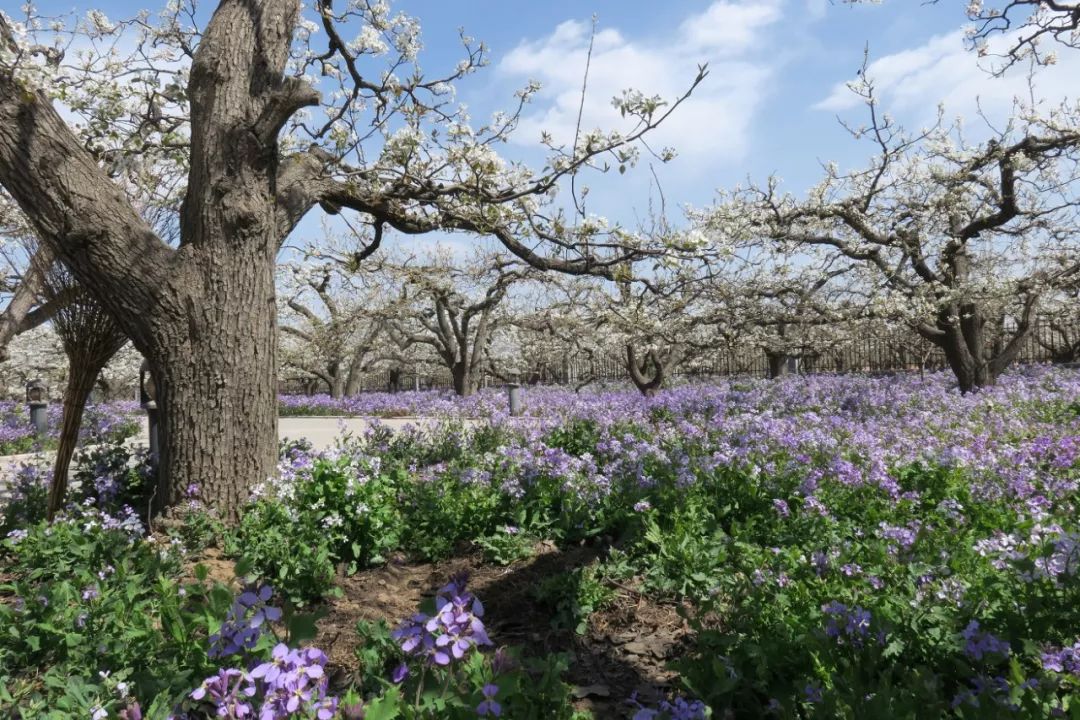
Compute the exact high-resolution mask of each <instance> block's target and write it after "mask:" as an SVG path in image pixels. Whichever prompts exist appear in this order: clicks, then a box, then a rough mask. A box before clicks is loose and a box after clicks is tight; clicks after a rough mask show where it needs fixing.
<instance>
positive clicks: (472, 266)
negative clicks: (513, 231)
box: [393, 252, 536, 397]
mask: <svg viewBox="0 0 1080 720" xmlns="http://www.w3.org/2000/svg"><path fill="white" fill-rule="evenodd" d="M393 272H394V273H395V274H396V275H397V276H398V277H399V278H400V282H401V284H402V288H403V290H402V294H403V298H402V310H401V311H399V313H398V314H399V315H400V316H401V317H402V321H400V322H399V323H397V324H396V325H394V329H393V333H394V335H395V336H396V337H397V338H398V342H399V344H402V345H408V344H423V345H429V346H431V347H432V348H434V350H435V353H436V354H437V355H438V357H439V358H440V359H441V360H442V362H443V364H444V366H445V367H446V369H447V370H449V371H450V376H451V378H452V380H453V385H454V392H456V393H457V394H458V395H461V396H462V397H468V396H469V395H472V394H473V393H474V392H476V390H477V388H478V383H479V382H480V379H481V377H482V376H483V373H484V371H485V370H486V369H488V368H489V367H490V358H489V349H490V346H491V343H492V341H493V340H494V338H495V333H496V332H498V331H499V329H500V328H501V327H504V326H507V325H508V324H509V322H508V320H509V318H508V315H507V313H506V312H505V305H504V302H505V300H506V299H507V294H508V292H509V291H510V289H511V287H512V286H514V285H515V284H520V283H522V282H524V281H528V280H531V279H534V278H536V273H535V272H534V271H533V270H532V269H531V267H530V266H528V265H523V264H522V263H521V262H519V261H517V260H514V259H511V258H508V257H507V256H506V255H504V254H502V253H485V252H480V253H477V255H476V256H475V257H473V258H472V259H470V260H467V261H462V260H460V259H457V258H454V257H453V256H451V255H449V254H448V253H446V252H437V253H434V254H432V256H431V257H430V258H429V259H428V260H426V261H422V262H412V261H406V262H404V263H401V264H400V265H398V266H397V267H396V268H394V270H393Z"/></svg>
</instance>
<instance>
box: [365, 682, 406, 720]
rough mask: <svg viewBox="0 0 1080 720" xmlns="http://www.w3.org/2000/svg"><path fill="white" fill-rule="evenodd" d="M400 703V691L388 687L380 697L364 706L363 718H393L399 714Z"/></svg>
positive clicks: (368, 719)
mask: <svg viewBox="0 0 1080 720" xmlns="http://www.w3.org/2000/svg"><path fill="white" fill-rule="evenodd" d="M400 704H401V691H400V690H399V689H398V688H396V687H393V688H390V689H389V690H387V691H386V693H385V694H384V695H383V696H382V697H380V698H376V699H374V700H372V701H371V702H370V703H368V704H367V705H365V706H364V720H393V718H396V717H398V716H399V715H400V714H401V712H400V710H399V705H400Z"/></svg>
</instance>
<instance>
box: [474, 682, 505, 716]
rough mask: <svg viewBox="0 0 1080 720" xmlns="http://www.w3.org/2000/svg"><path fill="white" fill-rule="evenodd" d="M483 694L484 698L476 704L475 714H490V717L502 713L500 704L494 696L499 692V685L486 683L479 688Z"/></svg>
mask: <svg viewBox="0 0 1080 720" xmlns="http://www.w3.org/2000/svg"><path fill="white" fill-rule="evenodd" d="M481 693H483V695H484V700H483V702H481V703H480V704H479V705H477V706H476V714H477V715H479V716H481V717H484V716H486V715H491V716H492V717H499V716H500V715H502V705H500V704H499V703H498V702H496V700H495V696H496V695H497V694H498V693H499V686H498V685H492V684H491V683H488V684H487V685H485V686H484V689H483V690H481Z"/></svg>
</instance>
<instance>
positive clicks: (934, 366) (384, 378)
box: [281, 318, 1080, 393]
mask: <svg viewBox="0 0 1080 720" xmlns="http://www.w3.org/2000/svg"><path fill="white" fill-rule="evenodd" d="M1005 329H1006V330H1007V331H1010V332H1011V331H1013V330H1014V328H1012V327H1006V328H1005ZM999 337H1000V335H999ZM991 342H994V339H993V338H992V339H991ZM996 349H1000V347H998V348H996ZM785 359H786V362H785V363H784V366H785V367H784V369H785V370H786V371H788V372H799V373H849V372H850V373H855V372H858V373H870V374H879V373H892V372H912V371H934V370H943V369H945V368H947V367H948V365H947V363H946V360H945V355H944V353H943V352H942V351H941V350H940V349H939V348H937V347H936V346H935V345H933V344H932V343H930V342H929V341H928V340H926V339H924V338H923V337H922V336H920V335H918V334H917V333H915V332H914V331H912V332H903V331H893V332H880V331H879V332H867V333H864V334H863V336H862V337H860V338H859V339H857V340H851V341H848V342H844V343H842V344H839V345H836V346H834V347H831V348H826V349H815V350H813V351H811V350H803V351H798V352H794V353H791V354H790V355H789V356H787V357H786V358H785ZM774 360H775V358H774ZM1078 360H1080V322H1078V321H1076V320H1068V321H1062V320H1058V319H1056V318H1040V319H1039V320H1038V321H1036V322H1035V323H1034V325H1033V327H1032V329H1031V331H1030V333H1029V334H1028V335H1027V337H1026V338H1025V339H1024V341H1023V345H1022V346H1021V349H1020V352H1019V353H1018V355H1017V358H1016V361H1015V362H1016V363H1017V364H1027V363H1044V362H1057V363H1066V362H1076V361H1078ZM769 361H770V358H769V355H768V354H767V353H766V352H765V351H764V350H763V349H762V348H760V347H755V346H731V347H727V348H721V349H717V350H716V351H715V352H713V353H711V354H710V355H708V356H702V357H698V358H696V359H695V360H693V361H689V362H687V363H684V364H683V365H681V366H679V367H678V368H676V369H674V371H672V372H671V373H670V374H669V376H670V377H671V378H673V379H675V378H681V379H694V378H710V377H730V376H750V377H766V376H768V375H769V374H770V362H769ZM522 365H523V366H524V367H527V368H528V370H527V371H526V372H525V373H524V375H523V376H522V378H521V379H522V381H523V382H525V383H527V384H543V385H570V386H577V385H581V384H585V383H587V382H620V381H629V373H628V372H627V370H626V365H625V363H624V360H623V351H622V349H615V348H613V349H612V351H611V352H609V353H607V354H605V355H604V356H603V357H599V358H596V357H593V358H589V357H582V356H578V357H572V356H570V357H564V358H562V359H561V360H559V361H557V362H550V361H547V362H545V361H539V362H528V363H522ZM397 379H398V382H397V389H400V390H412V389H424V390H428V389H442V388H449V387H453V380H452V378H451V376H450V372H449V370H446V369H442V368H432V367H420V368H411V369H406V370H405V371H404V372H399V373H398V374H397ZM503 382H505V379H504V378H501V377H498V376H495V375H492V374H484V375H482V376H481V377H480V378H479V384H480V387H486V386H488V385H495V384H501V383H503ZM393 384H394V383H393V376H392V374H391V372H390V371H389V370H383V371H376V372H372V373H368V374H367V375H365V376H364V377H363V379H362V382H361V391H362V392H370V391H379V390H392V389H394V387H393ZM281 391H282V392H285V393H313V392H325V391H326V387H325V384H323V383H320V382H318V381H310V380H307V379H301V378H291V379H289V380H286V381H284V382H283V383H282V385H281Z"/></svg>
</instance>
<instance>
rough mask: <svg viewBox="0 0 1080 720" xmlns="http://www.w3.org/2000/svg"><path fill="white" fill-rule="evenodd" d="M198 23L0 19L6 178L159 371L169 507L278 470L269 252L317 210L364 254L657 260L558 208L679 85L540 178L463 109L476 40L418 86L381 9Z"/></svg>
mask: <svg viewBox="0 0 1080 720" xmlns="http://www.w3.org/2000/svg"><path fill="white" fill-rule="evenodd" d="M203 17H205V13H203V12H201V11H197V9H196V8H195V6H194V3H193V2H192V1H191V0H178V1H177V2H173V3H170V4H169V5H168V6H167V8H166V9H165V10H164V11H163V12H162V13H161V15H160V16H159V17H158V18H156V19H155V18H152V17H151V15H150V14H149V13H145V12H144V13H141V14H139V15H138V16H136V17H135V18H132V19H130V20H126V21H123V22H113V21H110V20H108V19H107V18H106V17H105V16H104V15H103V14H102V13H100V12H96V11H92V12H90V13H88V14H87V16H86V17H85V18H84V19H82V20H79V21H78V22H75V23H71V22H68V21H67V20H65V19H64V18H59V19H54V18H45V17H42V16H40V15H39V14H37V13H36V11H34V9H33V8H32V7H31V6H25V13H24V15H22V16H20V17H19V18H14V17H8V16H3V17H2V18H0V186H2V187H3V188H4V189H5V190H6V191H7V193H9V194H10V196H11V197H12V198H14V200H15V201H16V203H17V204H18V206H19V208H20V210H21V211H22V213H23V214H24V216H25V217H26V219H27V221H28V223H29V225H30V226H31V227H32V228H33V230H34V232H35V234H36V235H37V236H38V238H39V240H40V241H41V242H42V243H43V244H45V245H46V246H48V247H49V248H51V249H52V251H53V252H55V254H56V256H57V257H58V258H59V259H60V260H61V261H62V262H63V263H64V264H65V265H66V266H67V267H69V268H70V270H71V272H72V273H73V274H74V276H75V277H76V279H77V280H78V281H79V283H80V284H81V285H82V286H83V287H84V288H85V289H86V290H87V291H88V292H90V293H91V294H92V295H93V296H94V297H95V298H97V299H98V300H99V301H100V302H101V303H102V304H103V305H104V306H105V307H106V308H107V310H108V311H109V313H110V314H111V315H112V316H113V317H114V318H115V319H116V320H117V322H118V323H119V324H120V326H121V327H122V328H123V330H124V332H125V333H126V334H127V335H128V336H129V337H130V338H131V340H132V341H133V343H134V344H135V346H136V347H137V348H138V350H139V351H140V352H142V353H143V354H144V355H145V356H146V357H147V358H149V360H150V361H151V363H152V365H153V368H154V373H155V376H156V380H157V386H158V388H159V398H158V402H159V407H160V412H161V418H162V428H163V431H164V432H163V437H164V438H165V442H164V443H163V447H162V450H161V467H162V472H161V487H160V489H159V492H158V493H157V498H158V500H159V502H161V503H163V504H165V505H171V504H175V503H177V502H179V501H180V500H181V499H182V495H183V489H184V488H185V487H186V486H187V485H188V484H189V483H191V482H197V483H199V484H200V486H201V487H202V488H203V491H204V493H205V496H206V498H207V499H208V501H209V502H211V503H212V504H214V505H216V506H218V507H219V508H220V509H221V510H222V511H223V513H224V514H225V515H226V516H231V515H233V514H235V511H236V509H237V508H238V507H239V505H240V503H241V502H242V501H243V500H244V499H245V498H246V496H247V488H248V486H249V485H250V484H251V483H252V482H255V481H258V480H262V479H264V478H266V477H267V476H269V475H271V474H272V473H273V472H274V467H275V461H276V432H275V428H276V422H277V419H276V371H277V367H276V365H277V363H276V357H277V330H276V310H277V308H276V303H275V300H274V276H275V260H276V256H277V253H278V250H279V248H280V247H281V246H282V243H283V241H284V240H285V238H286V237H288V235H289V234H290V232H291V231H292V230H293V228H294V227H295V226H296V225H297V223H298V222H300V220H301V219H302V218H303V217H304V216H305V215H306V214H307V213H308V212H309V211H311V210H312V209H313V208H315V207H320V208H322V209H323V210H324V211H325V212H328V213H331V214H334V213H341V212H350V213H355V218H354V220H355V222H356V223H363V224H367V225H368V226H369V227H370V228H371V236H372V239H373V240H372V241H373V245H374V246H377V245H378V244H379V242H380V241H381V238H382V234H383V232H384V231H385V230H387V229H393V230H396V231H398V232H401V233H407V234H412V235H416V234H423V233H427V232H430V231H434V230H450V231H461V232H467V233H477V234H483V235H490V236H492V237H494V238H496V239H497V240H498V241H499V242H500V243H501V244H502V245H503V246H504V247H505V248H506V249H507V250H508V251H509V252H511V253H513V254H514V255H516V256H518V257H519V258H521V259H522V260H523V261H525V262H528V263H530V264H533V265H536V266H537V267H541V268H545V269H552V270H560V271H563V272H571V273H600V274H604V273H609V272H610V268H611V267H613V266H614V265H615V264H617V263H618V262H621V261H622V260H624V259H625V258H626V257H627V256H630V257H636V256H638V255H639V254H642V253H646V252H648V251H649V250H650V248H648V247H647V243H646V242H645V241H644V240H643V239H642V238H638V237H636V236H634V235H632V234H630V233H619V234H618V235H617V236H616V235H609V236H607V238H602V239H599V240H595V241H594V237H593V236H594V233H592V232H588V233H586V232H583V231H582V230H581V228H580V227H579V225H578V224H577V223H576V222H574V221H573V218H567V217H566V216H565V215H564V214H561V213H559V212H557V211H556V210H555V209H553V208H552V207H551V203H552V202H553V195H554V194H555V193H556V192H557V190H558V188H559V186H560V183H561V181H562V180H563V179H566V178H569V177H570V176H571V175H573V174H574V173H576V172H578V171H579V170H582V169H584V168H586V167H589V166H601V165H602V164H603V163H612V164H615V165H618V166H619V167H624V166H626V165H629V164H632V163H633V161H634V160H635V158H636V150H635V148H636V142H637V141H638V140H639V139H640V138H642V137H643V136H644V135H646V134H647V133H649V132H650V131H651V130H652V129H653V128H655V127H656V126H657V125H658V124H659V123H660V122H662V121H663V119H664V118H665V117H667V115H668V114H669V113H670V112H671V111H673V110H674V108H675V107H676V106H677V105H678V104H679V102H681V98H679V99H675V100H674V101H673V102H671V103H669V104H665V103H664V102H663V101H662V100H661V99H660V98H653V97H648V96H645V95H643V94H641V93H639V92H627V93H626V94H625V95H624V96H623V97H621V98H619V99H618V100H617V103H618V104H619V107H620V108H621V109H622V110H623V112H624V115H625V117H627V118H628V119H629V120H630V123H629V125H628V127H627V129H626V130H625V131H623V132H611V133H608V132H601V131H595V132H582V133H580V135H579V137H578V138H577V142H576V143H574V144H572V145H569V146H566V145H559V144H557V143H556V141H555V140H553V139H549V149H550V154H549V157H548V161H547V164H546V166H545V167H544V168H543V169H542V170H540V171H533V170H530V169H529V168H527V167H525V166H523V165H521V164H519V163H512V162H506V161H503V160H502V159H501V158H500V157H499V156H498V155H497V154H496V153H495V151H494V150H493V146H494V145H495V144H497V143H500V142H502V141H503V140H505V139H506V138H507V136H508V135H509V134H510V133H512V132H513V130H514V129H515V127H516V125H517V119H518V117H519V111H515V112H510V113H505V114H498V115H496V116H495V117H494V118H493V119H492V121H491V122H489V123H488V124H485V125H483V126H480V127H475V128H474V127H473V126H472V125H470V123H469V121H468V117H467V116H466V114H465V112H464V110H463V109H462V108H460V107H458V106H456V105H455V104H454V103H453V83H454V82H455V81H456V80H458V79H460V78H462V77H464V76H466V75H468V74H470V73H472V72H473V71H474V70H476V69H477V68H479V67H480V66H482V65H483V64H484V62H485V49H484V47H483V46H482V45H478V44H476V43H474V42H473V41H472V40H471V39H469V38H463V47H464V52H463V58H462V60H461V62H460V63H459V64H458V65H457V66H456V67H455V68H453V69H451V70H450V71H449V72H447V73H445V74H444V75H442V76H431V75H427V74H424V73H422V72H421V71H420V69H419V67H418V65H417V63H416V56H417V53H418V51H419V48H420V30H419V25H418V23H417V22H416V21H415V20H414V19H412V18H410V17H408V16H406V15H404V14H394V13H392V12H391V10H390V8H389V5H388V4H387V3H386V2H381V1H380V2H349V3H344V4H337V3H333V2H332V1H331V0H317V1H316V2H314V3H312V4H311V5H310V6H309V7H307V8H305V7H304V6H302V4H301V3H300V2H298V0H263V1H262V2H260V3H258V12H252V6H251V4H250V3H248V2H244V1H242V0H220V1H219V2H218V3H217V5H216V7H215V8H214V10H213V12H212V14H211V15H210V16H209V20H208V21H207V22H206V24H205V26H204V27H199V26H198V23H199V20H200V19H201V18H203ZM350 35H351V36H352V37H350ZM121 39H122V40H123V41H122V42H121ZM379 57H383V58H384V61H385V64H383V65H381V66H380V62H379V60H378V58H379ZM704 76H705V70H704V68H702V69H701V70H700V71H699V74H698V76H697V78H695V79H694V80H693V81H692V83H691V89H692V87H693V86H694V85H696V84H697V83H698V82H700V81H701V80H702V79H703V78H704ZM535 90H536V87H535V86H530V87H528V88H526V89H525V90H523V91H522V92H521V93H520V95H519V98H518V100H519V103H520V104H524V103H526V102H528V100H529V98H530V97H531V95H532V94H533V93H534V92H535ZM687 94H688V93H687ZM683 97H685V96H683ZM56 103H61V106H60V107H62V108H63V109H65V110H66V111H67V113H69V115H68V117H69V120H70V121H69V120H65V117H64V115H62V114H61V112H60V111H59V109H58V106H57V104H56ZM520 104H519V110H520ZM668 155H670V154H668ZM136 208H139V210H137V209H136ZM147 208H160V209H162V210H163V211H164V212H165V213H166V219H167V220H168V222H166V223H164V225H162V224H158V223H154V222H152V221H151V218H149V217H148V214H149V211H148V210H147ZM545 208H547V209H548V210H549V211H547V212H545V211H544V210H545ZM140 210H141V212H140ZM163 228H164V229H163ZM586 240H589V241H591V242H588V243H586V242H585V241H586ZM546 248H557V249H558V251H559V253H558V254H557V255H556V254H554V253H553V254H547V252H546Z"/></svg>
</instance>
